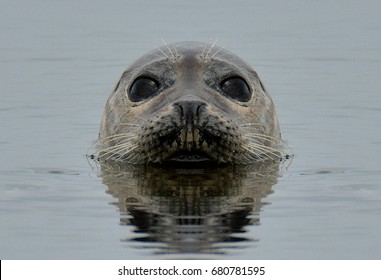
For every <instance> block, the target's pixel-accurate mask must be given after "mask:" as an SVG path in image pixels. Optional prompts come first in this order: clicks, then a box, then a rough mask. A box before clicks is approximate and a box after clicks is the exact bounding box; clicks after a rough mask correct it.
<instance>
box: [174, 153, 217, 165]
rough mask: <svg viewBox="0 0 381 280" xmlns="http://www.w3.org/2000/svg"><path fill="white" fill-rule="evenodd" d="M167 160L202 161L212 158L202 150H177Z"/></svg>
mask: <svg viewBox="0 0 381 280" xmlns="http://www.w3.org/2000/svg"><path fill="white" fill-rule="evenodd" d="M167 161H169V162H189V163H200V162H207V161H212V159H211V158H210V157H209V156H208V155H207V154H206V153H204V152H202V151H177V152H175V153H174V154H173V155H172V156H171V157H169V158H168V159H167Z"/></svg>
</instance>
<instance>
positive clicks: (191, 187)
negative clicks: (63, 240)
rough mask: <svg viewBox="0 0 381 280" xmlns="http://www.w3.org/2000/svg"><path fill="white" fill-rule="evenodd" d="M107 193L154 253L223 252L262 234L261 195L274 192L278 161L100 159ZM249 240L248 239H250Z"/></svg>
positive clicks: (124, 222)
mask: <svg viewBox="0 0 381 280" xmlns="http://www.w3.org/2000/svg"><path fill="white" fill-rule="evenodd" d="M100 175H101V177H102V179H103V183H104V184H105V185H106V186H107V187H108V190H107V193H109V194H111V195H112V196H114V197H115V198H117V201H116V202H115V205H116V206H117V207H118V208H119V210H120V215H121V218H120V221H121V225H129V226H134V232H135V234H136V236H135V237H133V238H128V239H124V240H123V241H128V242H134V243H135V244H134V245H136V246H138V247H141V248H149V249H150V250H154V253H166V254H168V253H207V254H224V253H226V252H227V251H228V250H230V249H232V248H240V247H245V248H246V247H247V246H248V245H249V244H251V245H252V244H254V243H255V242H256V241H257V239H256V238H255V237H254V235H253V233H252V232H248V229H247V226H248V225H258V224H259V213H260V209H261V207H262V206H263V205H264V202H263V201H262V199H263V198H264V197H266V196H267V195H268V194H270V193H272V186H273V185H274V184H276V183H277V178H278V177H279V164H274V163H273V164H253V165H246V166H242V167H241V166H230V165H229V166H223V167H221V166H216V167H207V166H200V167H197V168H195V167H194V166H192V167H189V166H165V167H163V166H136V165H126V164H120V163H119V164H117V163H114V164H109V163H108V164H106V163H101V168H100ZM248 243H249V244H248Z"/></svg>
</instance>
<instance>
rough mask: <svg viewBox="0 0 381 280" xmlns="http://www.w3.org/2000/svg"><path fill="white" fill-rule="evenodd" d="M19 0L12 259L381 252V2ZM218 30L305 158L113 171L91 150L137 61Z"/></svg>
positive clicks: (1, 116) (8, 18) (13, 79)
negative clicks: (109, 102)
mask: <svg viewBox="0 0 381 280" xmlns="http://www.w3.org/2000/svg"><path fill="white" fill-rule="evenodd" d="M163 2H165V5H164V4H160V3H156V2H155V3H152V1H139V2H136V1H117V0H112V1H44V0H35V1H21V0H16V1H4V3H2V9H1V11H0V34H1V37H2V39H1V41H0V82H1V90H0V96H1V102H0V127H1V131H2V133H1V134H0V155H1V159H2V160H1V161H0V227H1V230H0V258H1V259H151V258H180V259H181V258H222V259H228V258H230V259H237V258H238V259H380V258H381V240H380V236H381V167H380V166H381V165H380V158H381V140H380V139H381V133H380V131H381V118H380V115H381V99H380V97H379V95H380V92H381V79H380V76H381V37H380V36H379V34H381V19H380V17H379V11H381V2H379V1H335V2H332V1H296V0H292V1H266V2H264V1H233V2H232V1H208V2H205V1H163ZM161 37H163V38H164V39H166V41H168V42H174V41H182V40H198V41H214V40H215V39H216V38H219V42H218V44H219V45H221V46H223V47H225V48H227V49H229V50H231V51H233V52H235V53H237V54H238V55H239V56H241V57H243V58H244V59H246V60H247V61H248V62H249V63H250V64H252V65H253V66H254V67H255V68H256V70H257V71H258V72H259V74H260V76H261V77H262V79H263V81H264V83H265V85H266V86H267V88H268V90H269V92H270V93H271V94H272V97H273V99H274V102H275V104H276V106H277V110H278V115H279V119H280V122H281V128H282V134H283V138H284V139H285V140H286V141H287V143H288V145H289V146H290V147H292V149H293V152H294V154H295V157H294V159H293V161H292V162H289V163H287V164H285V165H281V166H250V167H247V168H245V169H239V168H225V169H221V168H220V169H218V168H217V169H212V170H208V171H207V172H206V171H205V170H203V169H202V168H200V169H193V170H187V169H181V168H180V169H176V170H171V169H160V168H144V169H139V168H132V167H126V166H120V167H115V166H113V167H110V166H99V165H95V164H94V163H92V162H90V164H89V162H88V161H87V159H86V157H85V154H86V153H87V149H88V148H89V147H90V146H91V144H92V143H93V141H94V140H95V139H96V138H97V133H98V127H99V123H100V118H101V114H102V110H103V105H104V103H105V101H106V98H107V96H108V94H109V93H110V91H111V90H112V88H113V86H114V83H115V82H116V80H117V79H118V77H119V75H120V74H121V73H122V72H123V70H124V69H125V68H126V67H127V65H128V64H129V63H131V62H132V61H133V60H134V59H135V58H137V57H138V56H140V55H142V54H143V53H145V52H146V51H149V50H150V49H152V48H155V47H157V46H159V45H161V40H160V38H161Z"/></svg>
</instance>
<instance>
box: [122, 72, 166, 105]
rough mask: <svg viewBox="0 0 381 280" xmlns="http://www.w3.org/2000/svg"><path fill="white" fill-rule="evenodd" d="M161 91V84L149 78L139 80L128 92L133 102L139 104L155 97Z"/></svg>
mask: <svg viewBox="0 0 381 280" xmlns="http://www.w3.org/2000/svg"><path fill="white" fill-rule="evenodd" d="M158 90H159V83H158V82H157V81H156V80H154V79H152V78H148V77H140V78H137V79H136V80H135V81H134V82H133V83H132V85H131V88H130V90H129V91H128V98H129V99H130V100H131V101H132V102H139V101H142V100H144V99H147V98H149V97H151V96H152V95H154V94H155V93H156V92H157V91H158Z"/></svg>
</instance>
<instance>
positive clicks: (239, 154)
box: [96, 42, 285, 164]
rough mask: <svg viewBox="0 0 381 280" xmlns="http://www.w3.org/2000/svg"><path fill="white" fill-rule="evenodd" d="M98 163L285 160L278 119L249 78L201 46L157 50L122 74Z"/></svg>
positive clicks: (235, 62) (251, 73)
mask: <svg viewBox="0 0 381 280" xmlns="http://www.w3.org/2000/svg"><path fill="white" fill-rule="evenodd" d="M96 144H97V153H96V157H97V158H98V159H99V160H101V161H109V160H112V161H122V162H126V163H132V164H147V163H167V162H200V161H209V162H210V161H211V162H216V163H234V164H248V163H253V162H259V161H268V160H271V161H280V160H282V158H283V157H284V156H285V153H284V152H283V141H282V139H281V134H280V129H279V123H278V117H277V114H276V111H275V107H274V104H273V101H272V99H271V97H270V95H269V94H268V93H267V91H266V89H265V87H264V85H263V83H262V82H261V80H260V78H259V76H258V74H257V73H256V71H255V70H254V69H253V68H252V67H251V66H249V65H248V64H247V63H246V62H245V61H244V60H242V59H241V58H239V57H238V56H236V55H235V54H233V53H231V52H229V51H227V50H225V49H223V48H219V47H217V46H215V45H214V44H206V43H202V42H179V43H174V44H169V45H165V46H162V47H160V48H157V49H155V50H153V51H151V52H149V53H147V54H145V55H143V56H142V57H140V58H139V59H137V61H136V62H135V63H133V64H132V65H130V66H129V67H128V68H127V70H126V71H125V72H124V73H123V74H122V76H121V78H120V79H119V81H118V83H117V85H116V86H115V88H114V90H113V92H112V93H111V95H110V96H109V98H108V100H107V103H106V105H105V109H104V113H103V118H102V122H101V126H100V133H99V139H98V141H97V143H96Z"/></svg>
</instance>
